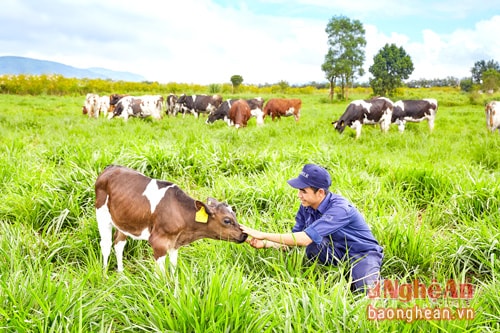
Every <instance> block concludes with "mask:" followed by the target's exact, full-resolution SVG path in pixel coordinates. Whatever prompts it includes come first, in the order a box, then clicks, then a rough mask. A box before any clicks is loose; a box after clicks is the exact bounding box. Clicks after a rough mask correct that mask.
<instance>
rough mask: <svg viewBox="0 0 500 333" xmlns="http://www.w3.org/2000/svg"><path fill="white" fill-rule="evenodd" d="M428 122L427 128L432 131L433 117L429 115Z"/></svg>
mask: <svg viewBox="0 0 500 333" xmlns="http://www.w3.org/2000/svg"><path fill="white" fill-rule="evenodd" d="M428 122H429V130H430V131H431V132H432V130H434V117H430V118H429V120H428Z"/></svg>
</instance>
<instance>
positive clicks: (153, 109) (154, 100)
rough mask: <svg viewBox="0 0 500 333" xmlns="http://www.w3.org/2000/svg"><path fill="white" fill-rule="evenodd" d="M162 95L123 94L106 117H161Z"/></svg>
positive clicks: (125, 118)
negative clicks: (135, 95)
mask: <svg viewBox="0 0 500 333" xmlns="http://www.w3.org/2000/svg"><path fill="white" fill-rule="evenodd" d="M162 110H163V96H161V95H144V96H137V97H134V96H125V97H123V98H121V99H120V100H119V101H118V103H116V105H115V108H114V110H113V113H110V114H109V116H108V118H109V119H111V118H113V117H122V118H123V119H124V120H128V118H129V117H139V118H146V117H152V118H154V119H161V118H162V117H163V114H162Z"/></svg>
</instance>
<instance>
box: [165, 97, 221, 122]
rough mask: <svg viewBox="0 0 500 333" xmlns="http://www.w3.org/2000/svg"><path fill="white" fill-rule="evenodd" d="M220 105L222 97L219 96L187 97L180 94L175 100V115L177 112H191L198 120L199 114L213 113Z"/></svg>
mask: <svg viewBox="0 0 500 333" xmlns="http://www.w3.org/2000/svg"><path fill="white" fill-rule="evenodd" d="M221 104H222V96H220V95H213V96H207V95H192V96H187V95H184V94H182V95H181V96H179V98H178V99H177V103H176V104H175V114H177V112H182V113H184V114H186V112H191V113H192V114H193V115H194V116H195V117H196V118H198V116H199V114H200V113H208V114H210V113H211V112H215V110H217V108H218V107H219V106H220V105H221Z"/></svg>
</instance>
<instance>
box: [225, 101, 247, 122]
mask: <svg viewBox="0 0 500 333" xmlns="http://www.w3.org/2000/svg"><path fill="white" fill-rule="evenodd" d="M251 116H252V114H251V111H250V106H249V105H248V102H247V101H245V100H244V99H239V100H237V101H235V102H234V103H233V105H231V109H229V120H230V121H231V124H233V125H234V127H236V128H240V127H246V126H247V123H248V119H250V117H251Z"/></svg>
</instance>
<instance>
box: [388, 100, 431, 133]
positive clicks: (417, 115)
mask: <svg viewBox="0 0 500 333" xmlns="http://www.w3.org/2000/svg"><path fill="white" fill-rule="evenodd" d="M437 108H438V103H437V100H435V99H434V98H428V99H420V100H412V99H410V100H408V99H407V100H400V101H397V102H396V103H394V109H393V111H392V123H395V124H396V125H398V129H399V131H400V132H404V130H405V124H406V122H407V121H409V122H414V123H418V122H421V121H423V120H427V122H428V123H429V129H430V131H431V132H432V130H433V129H434V119H435V118H436V113H437Z"/></svg>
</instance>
